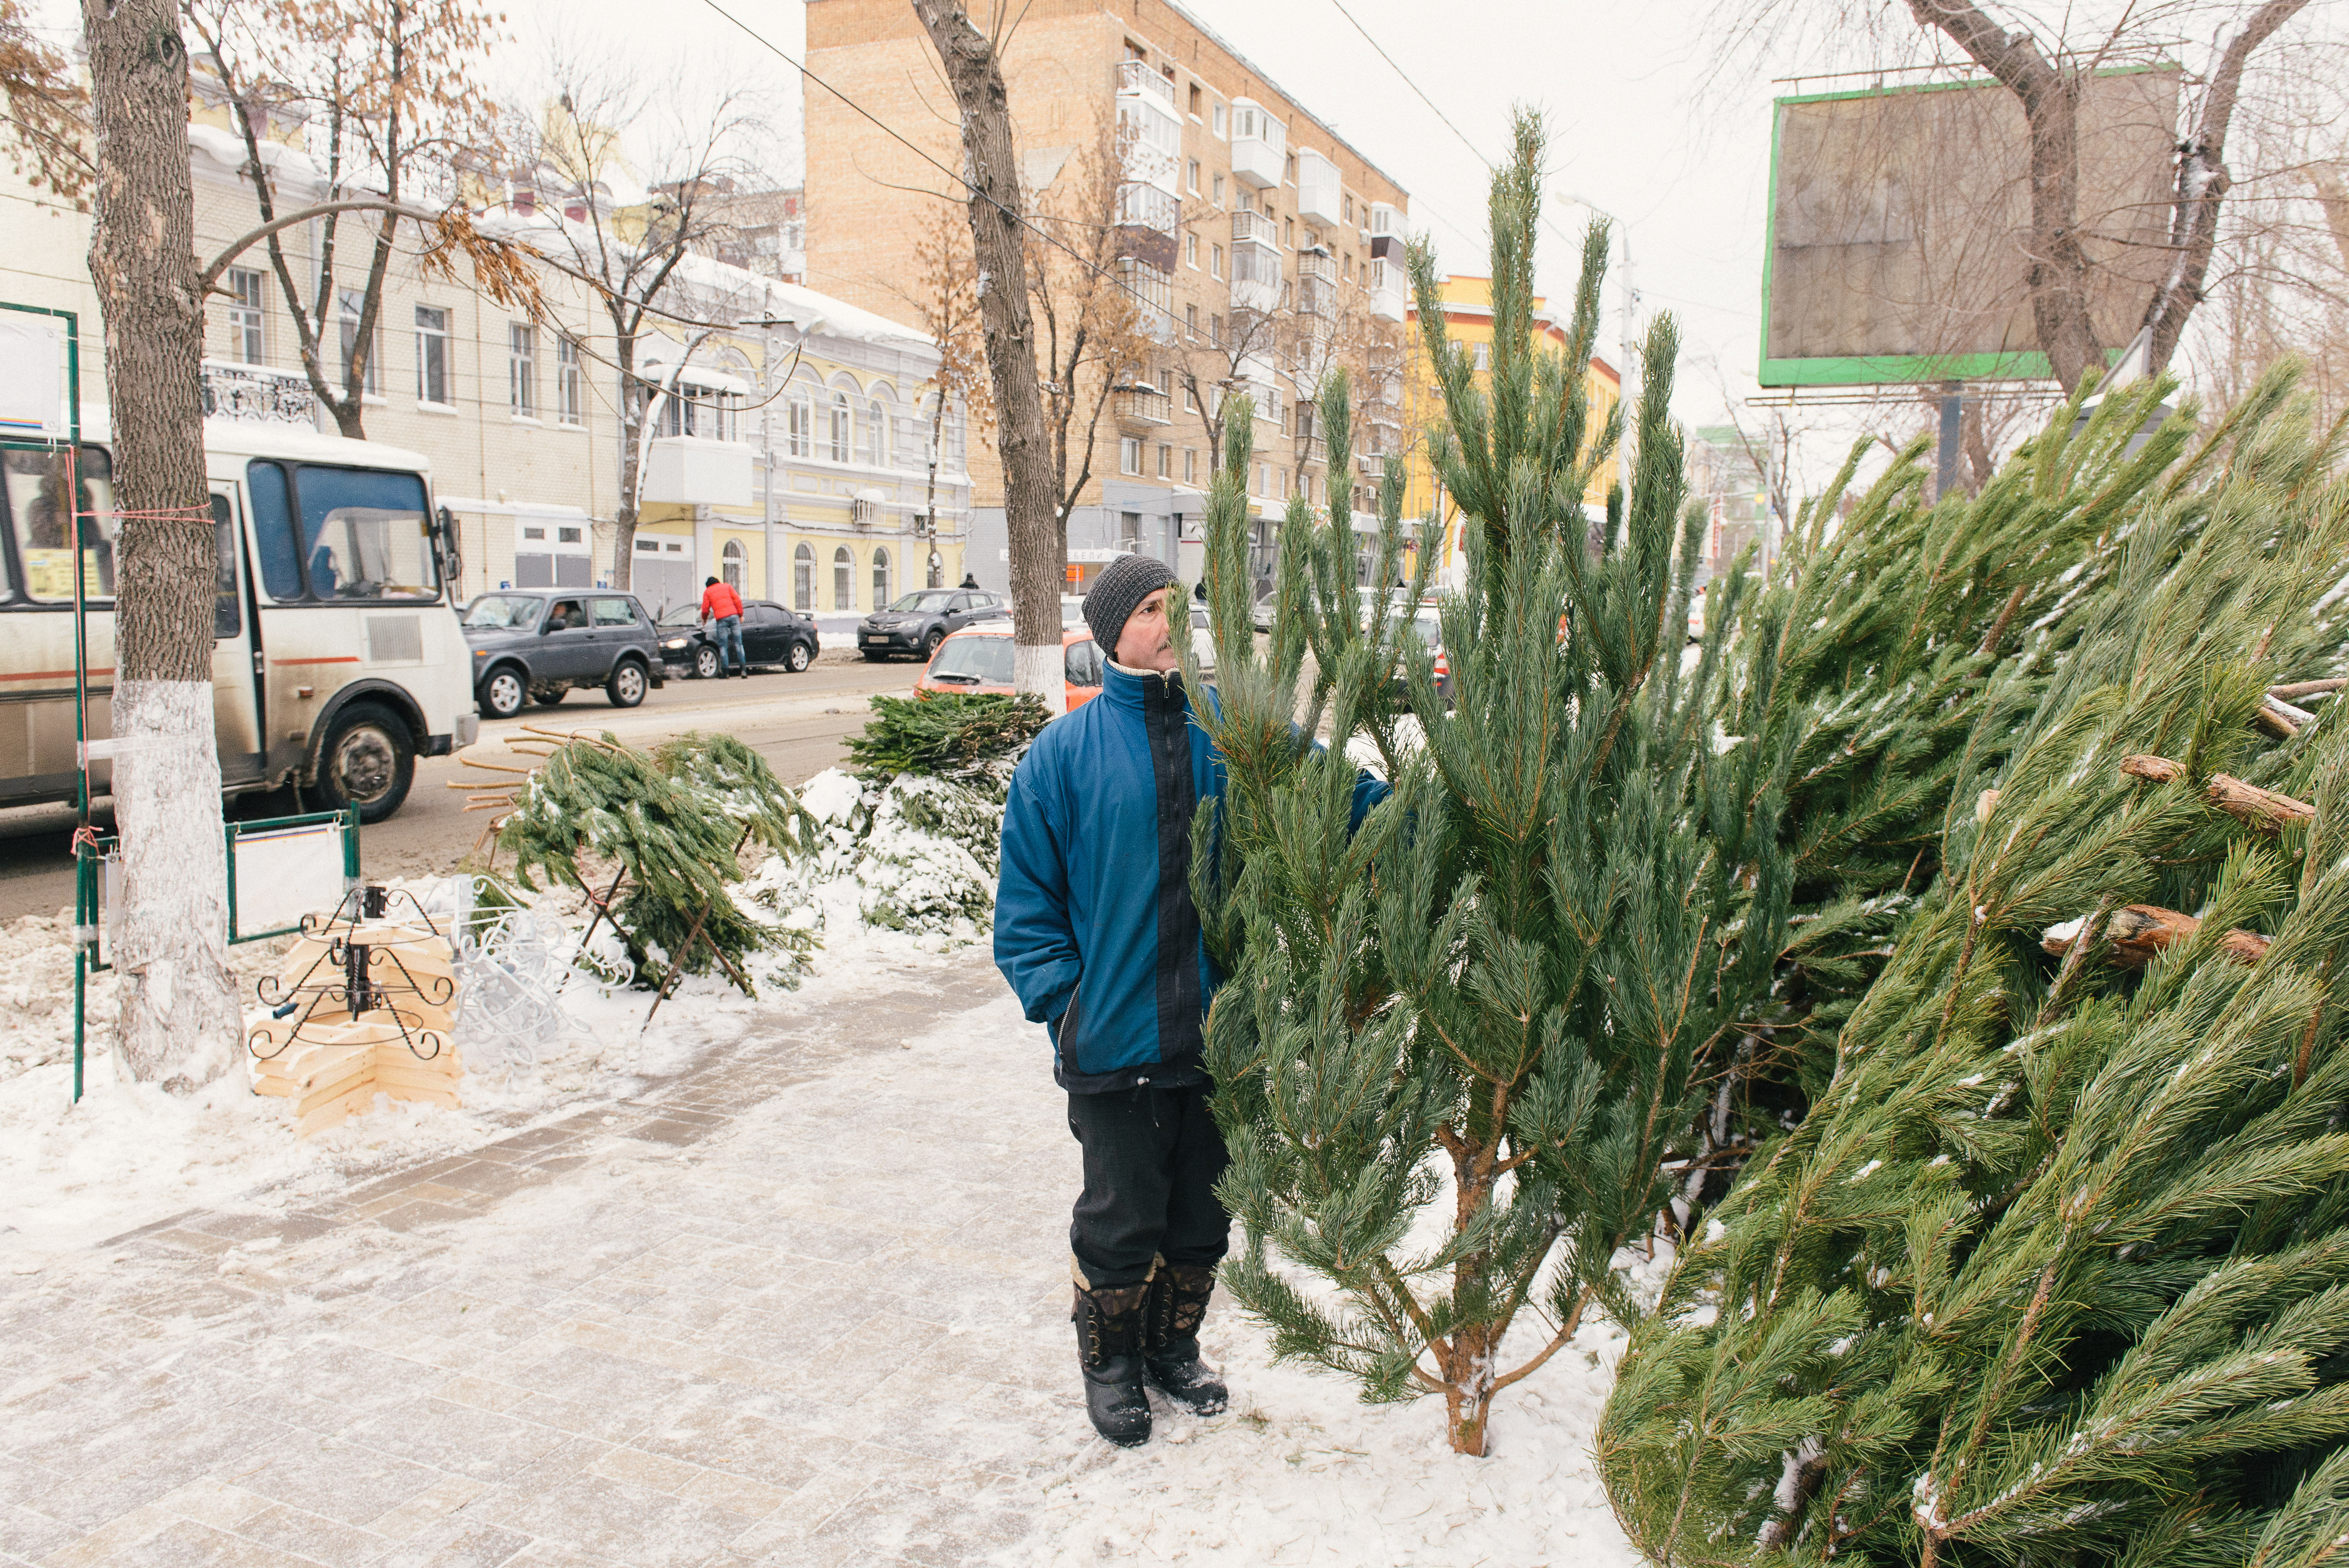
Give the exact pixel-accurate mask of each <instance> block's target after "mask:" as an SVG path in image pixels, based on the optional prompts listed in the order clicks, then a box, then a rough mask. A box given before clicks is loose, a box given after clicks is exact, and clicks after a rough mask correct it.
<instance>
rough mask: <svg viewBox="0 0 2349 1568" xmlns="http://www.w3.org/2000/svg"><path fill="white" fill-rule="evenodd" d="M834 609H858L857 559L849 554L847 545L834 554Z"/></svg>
mask: <svg viewBox="0 0 2349 1568" xmlns="http://www.w3.org/2000/svg"><path fill="white" fill-rule="evenodd" d="M832 607H833V609H835V610H854V609H855V608H856V557H854V555H851V554H849V553H848V546H846V545H845V544H843V545H842V546H841V547H840V548H839V549H837V550H835V551H833V552H832Z"/></svg>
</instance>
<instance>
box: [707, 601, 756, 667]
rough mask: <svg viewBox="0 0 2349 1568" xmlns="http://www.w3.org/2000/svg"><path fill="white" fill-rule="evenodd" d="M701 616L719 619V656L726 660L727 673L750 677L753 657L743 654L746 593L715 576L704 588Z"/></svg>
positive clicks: (717, 630)
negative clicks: (743, 593) (741, 593)
mask: <svg viewBox="0 0 2349 1568" xmlns="http://www.w3.org/2000/svg"><path fill="white" fill-rule="evenodd" d="M701 618H702V620H703V621H705V622H709V621H715V622H716V623H717V628H716V631H715V635H716V637H717V639H718V656H719V658H720V659H722V660H724V661H726V663H725V667H724V670H723V671H721V672H720V673H721V676H722V675H724V674H728V673H730V674H733V675H738V676H741V677H742V678H743V679H744V680H749V679H750V660H749V659H747V658H745V657H744V656H743V654H742V595H740V593H736V592H734V589H733V586H732V584H730V583H720V582H719V581H718V579H717V578H715V577H712V578H709V579H708V580H706V581H705V582H704V583H703V584H702V588H701Z"/></svg>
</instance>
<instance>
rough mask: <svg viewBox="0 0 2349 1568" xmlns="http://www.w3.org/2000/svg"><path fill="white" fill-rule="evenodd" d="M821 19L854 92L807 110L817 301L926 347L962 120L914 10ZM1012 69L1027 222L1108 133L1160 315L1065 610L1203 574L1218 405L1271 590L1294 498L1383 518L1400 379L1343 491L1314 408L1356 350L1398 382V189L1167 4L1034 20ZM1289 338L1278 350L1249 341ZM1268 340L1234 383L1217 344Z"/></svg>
mask: <svg viewBox="0 0 2349 1568" xmlns="http://www.w3.org/2000/svg"><path fill="white" fill-rule="evenodd" d="M807 17H808V52H809V65H810V67H811V69H812V72H813V74H814V75H815V76H816V77H818V78H820V79H821V80H822V81H823V82H825V83H828V84H830V85H831V87H832V88H835V89H837V90H836V92H835V91H827V90H825V88H822V87H818V86H816V85H815V84H814V83H810V85H809V87H808V95H807V108H806V136H807V180H806V186H805V202H806V205H805V211H806V223H807V227H806V235H807V253H806V254H807V274H806V281H807V283H808V284H809V285H810V286H811V287H813V288H818V289H822V290H823V291H824V292H825V293H827V294H833V295H835V296H837V297H839V298H842V299H844V300H847V301H849V302H851V303H853V304H859V305H862V306H864V308H866V309H868V310H872V311H874V312H876V313H878V314H880V315H886V316H894V317H895V318H897V319H900V320H905V321H907V322H908V324H909V325H916V319H915V318H916V316H917V315H918V311H917V310H916V308H915V307H914V305H913V304H912V302H913V301H915V300H916V299H918V298H919V297H921V295H922V293H923V288H924V280H923V277H922V273H923V263H922V262H921V259H920V257H919V256H918V255H917V253H916V239H915V237H916V235H917V234H920V233H922V232H925V231H926V227H927V225H928V223H929V222H930V221H931V218H932V215H933V214H934V213H935V212H936V202H937V201H938V198H937V197H936V195H935V194H932V193H934V192H937V191H953V190H954V189H955V187H954V186H953V184H952V182H951V181H949V179H948V178H947V176H946V175H945V174H943V173H942V172H941V167H943V168H944V169H947V170H958V169H960V168H961V167H962V163H963V155H962V149H961V145H960V140H959V131H958V124H959V120H958V117H957V113H956V110H955V108H954V104H953V100H952V98H951V96H950V95H949V94H948V92H947V88H946V86H945V84H944V82H943V80H942V78H941V77H940V76H939V73H938V70H937V66H936V59H935V57H933V56H932V54H931V46H930V43H929V39H928V37H927V36H926V34H925V33H924V32H923V30H922V27H921V26H920V24H919V22H918V21H917V20H916V17H915V15H914V14H913V12H912V10H911V8H910V7H908V6H906V5H905V4H904V0H809V5H808V7H807ZM1003 65H1004V75H1005V79H1006V84H1007V86H1008V88H1009V97H1010V102H1011V110H1012V119H1013V125H1014V132H1015V136H1016V138H1017V141H1018V144H1019V150H1020V154H1021V167H1022V170H1023V171H1024V173H1025V175H1026V178H1027V182H1028V184H1029V186H1030V194H1031V200H1033V199H1034V197H1035V196H1036V195H1037V194H1039V193H1040V192H1043V191H1048V190H1050V187H1051V185H1052V183H1053V181H1055V180H1056V179H1061V178H1068V177H1069V174H1068V171H1069V170H1071V169H1073V168H1075V167H1077V166H1079V165H1081V162H1082V154H1083V152H1084V150H1085V149H1086V148H1087V147H1088V146H1089V145H1099V144H1100V143H1101V140H1102V136H1103V133H1104V129H1105V128H1107V129H1109V130H1110V133H1111V134H1112V136H1113V137H1114V144H1115V145H1116V146H1117V147H1118V148H1119V149H1120V152H1119V155H1118V156H1119V158H1120V160H1121V162H1122V168H1121V169H1120V170H1119V171H1118V174H1119V178H1120V180H1121V183H1120V184H1119V186H1118V191H1117V211H1116V220H1117V222H1116V229H1117V233H1118V236H1119V242H1118V245H1117V251H1118V253H1119V260H1118V263H1117V264H1118V268H1119V273H1120V275H1121V280H1122V282H1123V284H1124V286H1126V287H1128V288H1130V289H1132V290H1133V292H1134V294H1137V295H1139V296H1140V297H1141V298H1142V299H1143V300H1144V301H1146V302H1147V306H1148V308H1147V309H1146V310H1145V311H1144V317H1145V321H1146V324H1147V327H1146V330H1147V331H1148V334H1149V336H1150V338H1151V339H1152V341H1153V344H1154V352H1152V353H1145V354H1143V356H1141V357H1140V360H1139V363H1137V364H1136V365H1135V366H1132V367H1130V368H1129V369H1128V370H1127V371H1126V372H1125V374H1126V376H1127V377H1128V378H1129V379H1128V381H1127V382H1126V383H1125V384H1124V389H1123V390H1120V391H1119V392H1118V393H1117V394H1116V396H1115V399H1114V403H1113V408H1114V418H1115V425H1114V428H1109V427H1108V426H1107V424H1106V422H1105V424H1104V428H1102V430H1101V432H1100V434H1099V436H1098V438H1097V441H1098V446H1097V449H1096V450H1095V451H1094V453H1093V464H1092V469H1093V474H1094V476H1095V477H1094V478H1093V479H1092V481H1091V482H1090V483H1089V484H1088V485H1087V486H1086V487H1085V489H1084V490H1083V491H1081V494H1080V496H1079V498H1078V499H1079V500H1080V503H1081V504H1079V506H1078V507H1077V509H1076V510H1075V511H1073V512H1072V514H1071V518H1070V525H1069V558H1070V574H1071V583H1070V587H1071V590H1072V591H1074V590H1077V589H1080V588H1081V587H1082V585H1083V584H1084V583H1085V582H1086V581H1087V580H1089V579H1090V577H1091V576H1092V574H1093V573H1095V572H1097V571H1098V570H1099V568H1100V566H1101V565H1102V563H1104V562H1107V561H1108V560H1110V559H1111V558H1112V557H1113V556H1114V555H1115V554H1117V553H1120V552H1128V551H1141V552H1146V553H1149V554H1153V555H1156V556H1159V557H1160V558H1162V559H1164V561H1166V562H1168V563H1169V564H1170V565H1172V566H1173V567H1174V569H1175V571H1176V572H1177V573H1180V574H1181V575H1183V576H1184V577H1185V580H1190V579H1193V578H1195V577H1196V576H1197V574H1198V573H1199V571H1200V567H1201V562H1202V558H1203V557H1202V545H1201V543H1200V524H1201V521H1202V519H1201V510H1202V506H1203V501H1202V499H1201V494H1200V492H1201V491H1202V490H1204V489H1205V487H1206V480H1207V479H1208V476H1209V474H1210V472H1211V469H1212V467H1213V463H1214V457H1213V454H1212V452H1211V451H1210V450H1209V449H1208V448H1209V440H1208V434H1207V422H1206V417H1207V416H1209V415H1212V413H1213V412H1214V409H1215V407H1216V402H1215V400H1216V398H1218V397H1221V396H1224V395H1226V394H1239V393H1245V394H1247V395H1248V396H1250V397H1253V398H1254V400H1255V403H1256V407H1257V421H1258V423H1257V449H1256V451H1255V452H1254V454H1253V456H1255V457H1256V458H1257V459H1259V460H1257V461H1255V462H1252V463H1251V464H1250V466H1249V480H1250V489H1251V490H1252V491H1253V492H1256V493H1254V494H1252V497H1251V500H1252V509H1253V511H1254V513H1255V515H1256V517H1257V557H1258V562H1259V565H1260V567H1261V565H1262V564H1263V563H1266V562H1268V561H1269V559H1270V555H1271V552H1272V531H1273V525H1274V522H1275V521H1276V520H1277V519H1278V517H1279V515H1280V514H1281V513H1282V511H1284V510H1285V509H1286V505H1287V501H1288V497H1289V496H1291V495H1292V494H1300V493H1301V494H1303V495H1305V496H1306V498H1307V499H1308V500H1313V501H1316V502H1325V501H1326V500H1327V499H1328V495H1329V493H1330V489H1331V487H1332V486H1335V487H1337V488H1338V489H1339V490H1340V492H1341V493H1343V494H1346V495H1348V496H1350V497H1351V498H1353V504H1354V505H1355V506H1356V507H1357V508H1358V509H1360V508H1362V507H1364V506H1366V505H1367V504H1368V500H1367V498H1368V495H1369V490H1368V485H1367V483H1366V481H1368V480H1372V479H1374V478H1375V476H1376V475H1377V473H1378V472H1379V471H1380V468H1379V465H1380V463H1381V461H1382V460H1383V459H1382V457H1381V456H1380V455H1378V454H1381V453H1384V452H1392V451H1397V450H1399V438H1400V432H1401V414H1400V396H1401V392H1400V377H1397V382H1396V386H1395V387H1393V388H1392V395H1391V396H1390V394H1389V393H1386V392H1372V393H1371V395H1369V396H1367V397H1366V396H1364V395H1363V394H1362V393H1361V392H1360V391H1358V394H1357V404H1358V407H1363V414H1364V418H1363V419H1362V420H1361V421H1360V426H1361V428H1358V430H1357V435H1356V447H1357V449H1358V450H1367V451H1369V452H1370V453H1371V455H1370V456H1366V457H1364V458H1362V459H1359V460H1358V463H1357V467H1356V471H1355V472H1354V473H1350V474H1342V475H1332V474H1330V472H1329V471H1328V468H1327V463H1326V461H1325V460H1324V459H1325V457H1326V453H1325V451H1324V449H1323V447H1322V443H1321V441H1320V438H1319V432H1317V431H1315V430H1314V429H1313V428H1312V417H1311V411H1310V406H1309V399H1310V397H1311V396H1312V393H1313V385H1312V383H1313V381H1314V379H1315V377H1316V376H1317V375H1318V374H1319V370H1320V368H1321V367H1322V366H1326V365H1327V364H1330V363H1332V362H1334V360H1335V359H1337V358H1342V356H1343V353H1344V351H1345V350H1346V349H1347V348H1348V347H1349V346H1350V344H1349V343H1348V342H1347V341H1344V340H1346V339H1355V340H1359V339H1362V338H1364V337H1366V336H1368V335H1378V334H1383V335H1386V336H1387V337H1388V338H1389V340H1390V341H1391V342H1392V345H1393V346H1394V348H1395V350H1396V353H1395V355H1394V356H1393V357H1394V358H1395V362H1396V363H1397V364H1398V365H1399V364H1400V363H1401V360H1400V349H1401V336H1402V326H1401V325H1400V324H1402V322H1403V320H1404V316H1405V313H1406V302H1407V296H1408V283H1407V280H1406V278H1405V276H1404V272H1403V267H1402V232H1403V220H1404V216H1405V214H1406V212H1407V210H1408V203H1409V198H1408V197H1407V195H1406V194H1405V192H1404V191H1402V188H1401V187H1400V186H1398V185H1397V184H1395V182H1394V181H1392V180H1390V179H1389V178H1388V177H1387V176H1386V175H1385V174H1383V173H1381V171H1380V170H1378V169H1377V168H1376V167H1374V166H1373V165H1372V164H1371V162H1370V161H1369V160H1366V159H1365V158H1363V157H1362V156H1361V154H1360V153H1359V152H1357V151H1355V150H1354V149H1352V148H1351V147H1350V146H1348V145H1347V143H1346V142H1345V141H1344V140H1342V139H1340V138H1339V137H1338V136H1337V134H1336V133H1335V132H1333V131H1332V130H1330V129H1329V127H1328V126H1326V125H1324V124H1323V123H1321V122H1320V121H1319V120H1317V119H1314V118H1313V117H1312V116H1310V115H1309V114H1308V113H1307V112H1306V111H1305V109H1304V108H1302V106H1300V105H1299V104H1298V103H1297V101H1296V100H1295V99H1293V98H1290V97H1289V96H1288V94H1286V93H1284V92H1283V91H1281V90H1280V88H1278V87H1277V86H1276V85H1275V84H1274V83H1273V82H1272V81H1271V80H1269V79H1268V77H1266V76H1265V75H1264V73H1263V72H1262V71H1260V70H1258V69H1257V67H1255V66H1253V65H1251V64H1250V63H1249V62H1248V61H1247V59H1246V58H1245V57H1242V56H1241V55H1240V54H1239V53H1238V52H1237V50H1235V49H1234V48H1233V47H1232V46H1231V45H1229V44H1227V43H1226V42H1225V41H1224V40H1223V39H1221V38H1219V37H1217V36H1216V35H1215V34H1214V33H1212V32H1210V31H1208V30H1207V29H1206V27H1204V26H1201V25H1200V24H1199V23H1198V22H1197V21H1195V19H1193V18H1192V17H1191V16H1190V15H1187V14H1186V13H1185V12H1184V11H1182V10H1181V9H1179V8H1178V7H1176V6H1174V5H1168V4H1165V0H1114V3H1112V0H1034V3H1033V4H1031V5H1028V6H1026V7H1024V8H1023V9H1022V10H1021V11H1020V13H1019V22H1018V25H1017V26H1014V27H1011V28H1010V29H1009V34H1008V38H1007V40H1006V42H1005V45H1004V59H1003ZM848 100H853V104H852V102H851V101H848ZM860 108H861V109H862V110H864V112H863V113H860V112H859V110H860ZM868 113H869V114H870V115H872V116H874V117H875V118H877V119H880V120H882V121H884V122H885V123H886V124H887V125H888V126H890V127H891V128H892V129H895V130H896V131H897V132H899V133H900V134H902V135H903V136H905V138H907V139H910V140H911V141H912V142H914V143H915V144H916V146H917V147H918V148H920V149H921V151H922V152H923V153H926V154H927V156H928V158H929V159H931V160H936V161H935V162H930V161H926V160H925V159H924V158H923V157H922V156H920V155H919V154H917V153H916V152H915V151H914V150H910V149H908V148H907V147H906V146H905V144H904V143H902V142H900V141H898V140H896V139H894V138H893V137H891V136H890V135H889V134H887V133H886V132H885V131H884V130H882V129H880V128H879V127H877V126H875V125H874V123H873V120H872V119H867V118H866V114H868ZM1275 318H1277V319H1278V321H1279V323H1280V324H1281V325H1282V330H1281V331H1279V332H1278V333H1274V332H1265V333H1263V334H1262V335H1260V337H1259V336H1257V335H1249V334H1250V329H1251V328H1252V327H1254V326H1261V325H1264V324H1266V323H1267V322H1268V321H1269V320H1272V319H1275ZM1244 324H1247V325H1244ZM1333 338H1336V339H1339V340H1340V341H1337V342H1334V343H1333V341H1332V339H1333ZM1258 342H1261V343H1262V344H1263V348H1262V351H1261V352H1257V351H1256V350H1255V349H1254V348H1253V347H1251V349H1250V351H1249V352H1247V353H1246V354H1239V353H1232V354H1227V355H1226V356H1224V359H1223V361H1222V362H1221V363H1220V364H1219V363H1218V362H1217V356H1216V352H1215V351H1216V348H1217V347H1218V346H1235V345H1243V344H1245V345H1251V346H1252V345H1255V344H1257V343H1258ZM1333 351H1335V353H1334V355H1333ZM1203 366H1210V367H1213V371H1212V373H1208V372H1206V371H1204V370H1203V368H1202V367H1203ZM1202 398H1204V399H1205V400H1206V402H1205V406H1204V407H1203V406H1202V403H1201V399H1202ZM1364 405H1367V407H1364ZM1077 434H1078V435H1079V436H1080V437H1081V432H1078V433H1077ZM1112 444H1113V445H1112ZM970 447H971V462H970V472H971V480H972V497H971V499H972V511H971V517H970V534H969V550H968V557H967V559H968V562H969V563H970V566H971V568H972V570H973V571H974V572H975V573H977V575H978V580H979V581H980V582H981V583H984V584H987V585H988V586H989V587H993V588H997V589H1003V588H1007V587H1008V586H1009V552H1008V550H1007V549H1006V544H1007V536H1006V531H1005V527H1004V521H1003V486H1002V480H1001V471H1000V467H999V463H998V461H997V459H996V457H995V454H994V452H993V450H992V449H991V446H990V445H989V444H988V442H987V440H986V439H985V438H984V437H983V436H982V435H981V434H980V433H979V432H978V431H974V432H973V433H972V438H971V442H970ZM1368 522H1369V520H1368V518H1367V517H1366V516H1365V517H1361V518H1360V519H1358V524H1357V525H1358V526H1367V525H1368Z"/></svg>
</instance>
